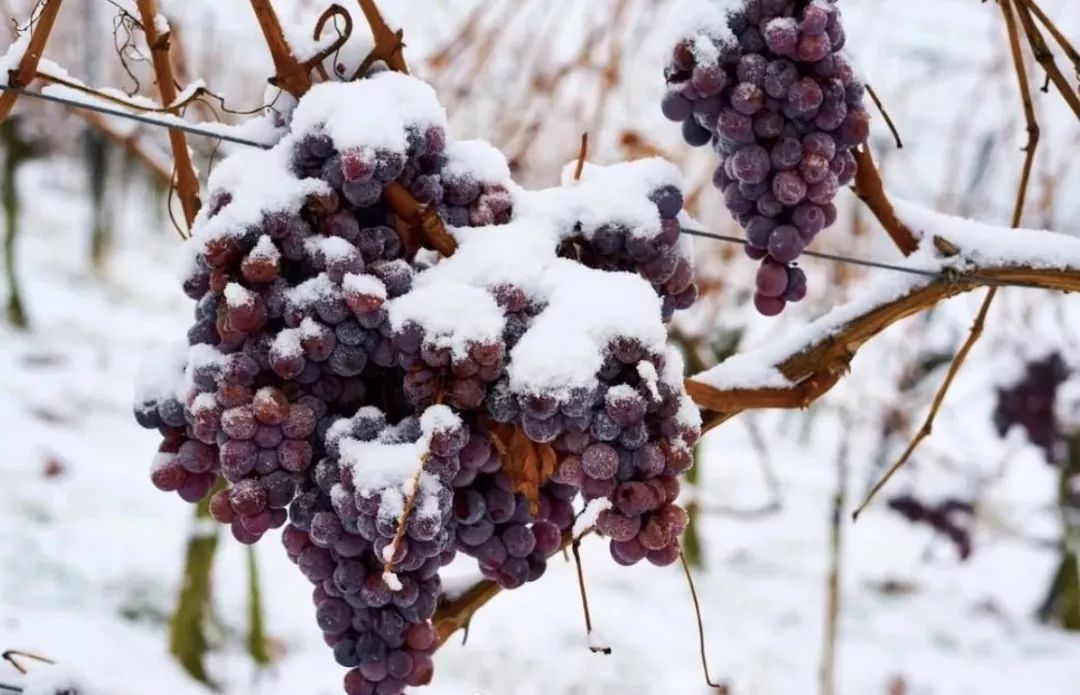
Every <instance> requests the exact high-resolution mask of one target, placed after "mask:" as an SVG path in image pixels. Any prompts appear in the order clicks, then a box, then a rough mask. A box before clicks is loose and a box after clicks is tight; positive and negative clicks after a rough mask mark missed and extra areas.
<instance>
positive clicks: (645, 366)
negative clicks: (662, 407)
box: [637, 360, 660, 400]
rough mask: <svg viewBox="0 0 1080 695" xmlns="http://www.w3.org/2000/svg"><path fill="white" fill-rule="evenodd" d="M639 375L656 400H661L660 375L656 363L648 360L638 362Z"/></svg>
mask: <svg viewBox="0 0 1080 695" xmlns="http://www.w3.org/2000/svg"><path fill="white" fill-rule="evenodd" d="M637 372H638V376H639V377H641V382H642V383H643V384H645V388H647V389H648V390H649V395H651V396H652V397H653V398H655V399H656V400H660V389H659V388H658V386H659V384H660V375H659V374H658V373H657V372H656V365H654V364H653V363H652V362H649V361H647V360H642V361H640V362H638V364H637Z"/></svg>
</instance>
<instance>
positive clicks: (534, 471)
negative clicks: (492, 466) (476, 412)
mask: <svg viewBox="0 0 1080 695" xmlns="http://www.w3.org/2000/svg"><path fill="white" fill-rule="evenodd" d="M489 433H490V435H491V440H492V444H493V445H494V446H495V449H496V450H497V451H498V452H499V455H500V456H501V457H502V459H503V468H502V470H503V473H505V474H506V475H507V476H508V477H509V478H510V489H511V490H513V491H514V492H517V493H520V494H522V495H525V497H526V498H527V499H528V500H529V507H530V509H531V510H532V512H533V513H534V514H535V513H536V512H537V510H538V509H539V504H540V486H542V485H543V484H544V483H546V482H547V481H548V479H549V478H551V475H552V473H554V472H555V466H556V465H558V457H557V456H556V454H555V450H554V449H552V448H551V446H550V445H548V444H537V443H535V442H533V441H532V440H530V439H529V438H528V437H526V436H525V433H524V432H522V431H521V430H520V429H518V428H516V427H510V426H509V425H495V426H493V427H491V428H490V429H489Z"/></svg>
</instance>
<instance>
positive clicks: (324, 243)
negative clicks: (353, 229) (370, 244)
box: [304, 236, 356, 261]
mask: <svg viewBox="0 0 1080 695" xmlns="http://www.w3.org/2000/svg"><path fill="white" fill-rule="evenodd" d="M304 249H305V250H306V251H307V252H308V253H309V254H310V255H313V256H319V255H321V256H322V257H323V258H325V259H326V260H327V261H342V260H346V259H348V258H349V257H350V256H353V255H354V254H355V253H356V247H355V246H353V245H352V244H350V243H349V242H348V241H346V240H345V239H342V238H341V237H339V236H311V237H308V238H307V239H305V240H304Z"/></svg>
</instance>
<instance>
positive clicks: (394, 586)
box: [382, 545, 402, 591]
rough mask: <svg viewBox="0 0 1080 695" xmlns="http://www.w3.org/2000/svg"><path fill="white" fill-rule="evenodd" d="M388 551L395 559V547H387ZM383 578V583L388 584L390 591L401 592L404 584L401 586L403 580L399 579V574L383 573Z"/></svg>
mask: <svg viewBox="0 0 1080 695" xmlns="http://www.w3.org/2000/svg"><path fill="white" fill-rule="evenodd" d="M386 550H388V551H390V556H391V557H393V551H394V548H393V546H389V545H388V546H386ZM387 559H389V558H387ZM382 578H383V581H384V582H385V583H386V586H387V587H389V588H390V591H401V589H402V584H401V580H400V579H398V576H397V574H395V573H393V572H383V574H382Z"/></svg>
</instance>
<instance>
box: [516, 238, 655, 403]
mask: <svg viewBox="0 0 1080 695" xmlns="http://www.w3.org/2000/svg"><path fill="white" fill-rule="evenodd" d="M544 282H545V285H546V290H547V291H546V292H545V293H544V294H545V296H546V298H547V306H546V307H545V308H544V310H543V311H542V312H540V314H539V315H538V316H537V317H536V318H534V319H533V322H532V325H531V326H530V327H529V330H528V331H526V333H525V335H524V336H522V338H521V340H520V341H519V342H518V344H517V345H515V346H514V349H513V350H511V352H510V366H509V370H508V371H509V375H510V387H511V389H512V390H513V391H514V392H516V393H552V392H554V393H561V392H564V391H565V392H566V393H565V394H563V395H566V396H568V395H569V392H570V391H572V390H574V389H578V388H593V387H595V386H596V384H597V379H596V374H597V372H599V371H600V367H601V366H602V365H603V362H604V355H605V351H606V350H607V346H608V344H609V343H610V342H611V341H612V340H613V339H615V338H617V337H625V338H628V339H631V340H637V341H639V342H640V343H641V344H642V345H643V346H644V347H645V349H646V350H648V351H650V352H657V353H660V352H663V350H664V345H665V343H666V341H667V332H666V330H665V329H664V325H663V324H662V323H661V322H660V298H659V297H657V295H656V292H655V291H654V290H653V289H652V287H651V286H650V285H649V284H648V283H647V282H645V281H644V280H642V279H641V278H640V277H638V276H637V275H636V274H631V273H603V272H597V271H594V270H591V269H588V268H585V267H583V266H581V265H579V264H578V263H576V262H574V261H570V260H566V259H556V260H555V261H554V262H552V263H551V265H550V266H549V267H548V269H547V271H546V272H545V273H544Z"/></svg>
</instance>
